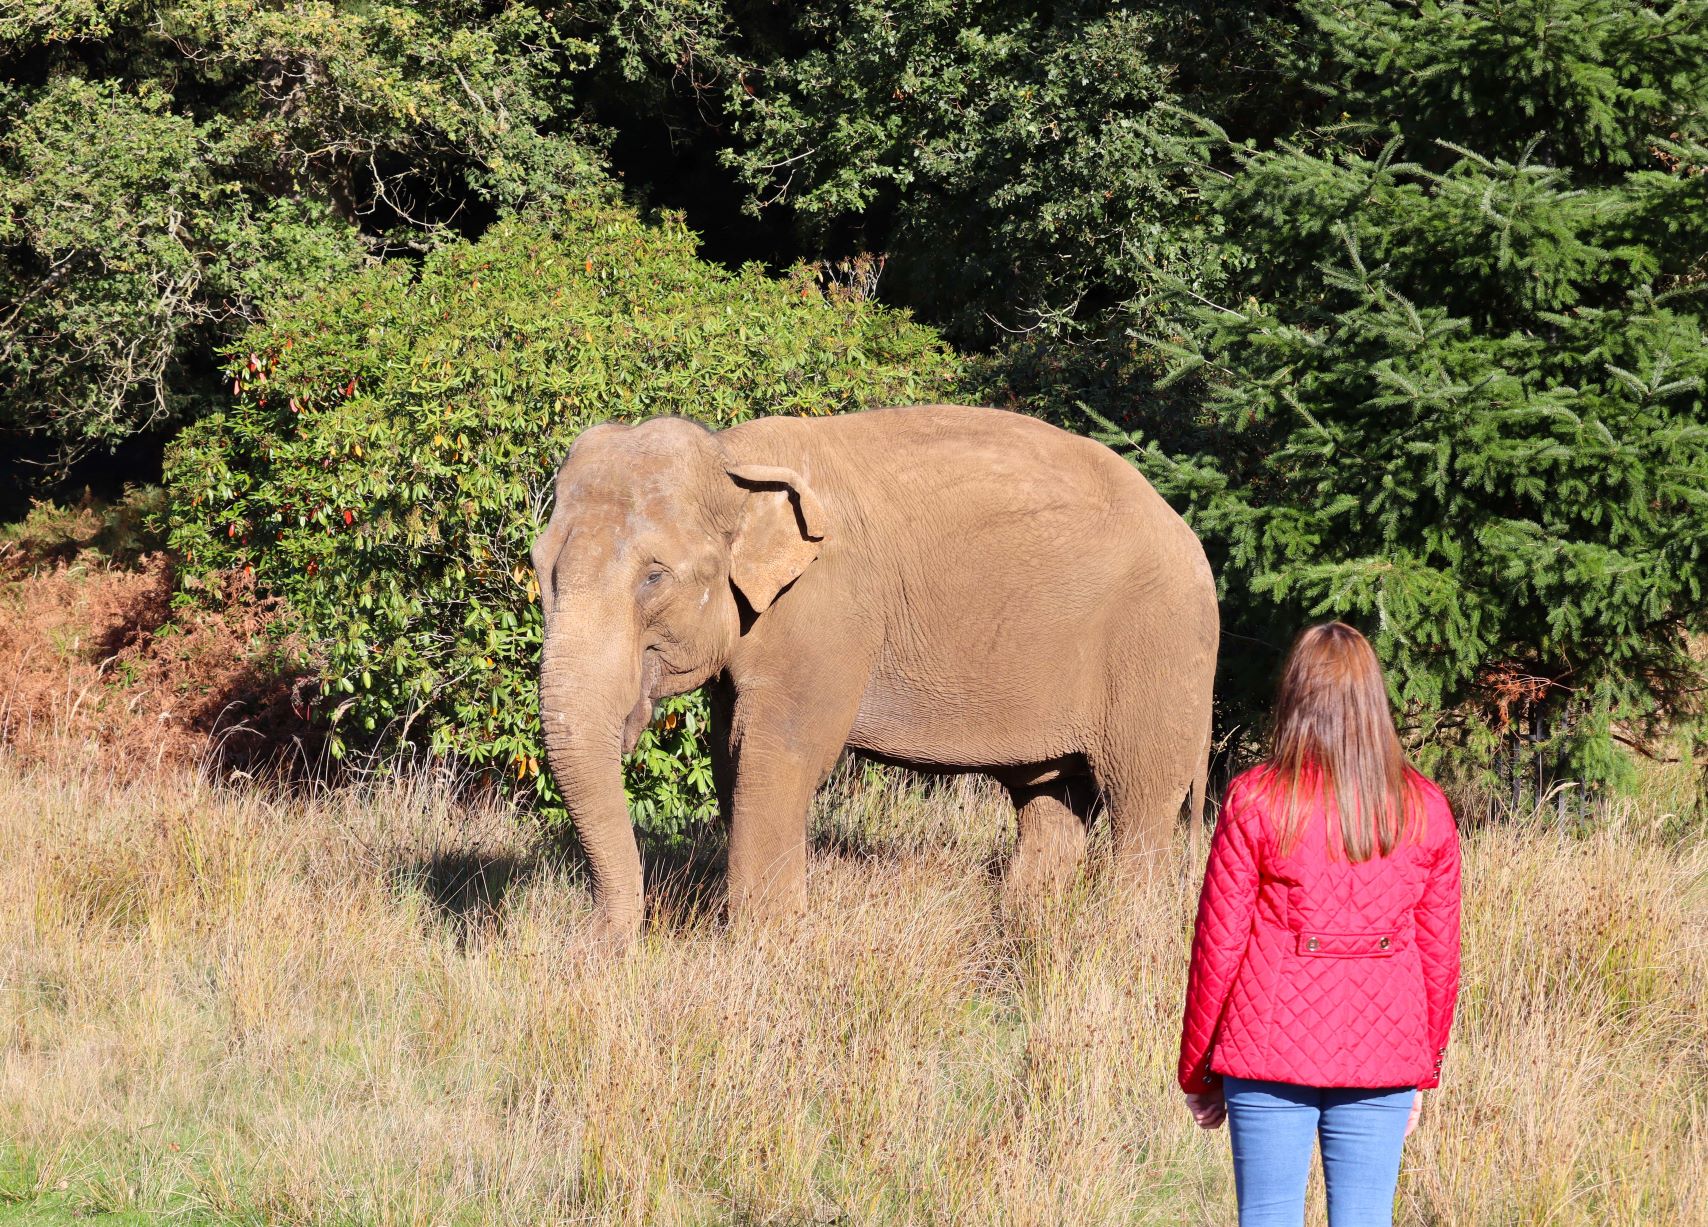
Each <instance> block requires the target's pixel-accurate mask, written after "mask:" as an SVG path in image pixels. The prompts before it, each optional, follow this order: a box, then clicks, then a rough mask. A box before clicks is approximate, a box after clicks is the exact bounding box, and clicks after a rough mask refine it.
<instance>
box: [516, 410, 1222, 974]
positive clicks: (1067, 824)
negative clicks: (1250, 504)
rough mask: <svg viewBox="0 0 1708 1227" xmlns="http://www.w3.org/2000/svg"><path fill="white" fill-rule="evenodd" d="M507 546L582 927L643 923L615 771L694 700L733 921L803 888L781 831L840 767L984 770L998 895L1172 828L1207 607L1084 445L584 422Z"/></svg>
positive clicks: (1039, 435)
mask: <svg viewBox="0 0 1708 1227" xmlns="http://www.w3.org/2000/svg"><path fill="white" fill-rule="evenodd" d="M556 497H557V502H556V506H555V509H554V511H553V514H552V518H551V522H550V523H549V524H548V525H547V526H546V528H545V530H544V531H543V532H542V533H541V534H540V536H539V539H538V540H537V541H536V542H535V544H534V550H533V561H534V567H535V570H536V571H537V573H538V576H539V582H540V592H541V600H542V603H543V606H544V612H545V624H546V639H545V648H544V651H543V653H542V660H541V668H540V698H541V709H542V715H543V720H544V729H545V739H546V746H547V751H548V757H549V760H550V764H551V769H552V774H553V776H554V778H555V779H556V781H557V784H558V787H559V789H560V790H561V791H562V793H563V796H564V798H565V801H566V803H567V805H568V808H569V812H570V815H571V817H572V819H573V821H574V823H575V827H576V831H577V833H578V834H579V836H580V837H581V842H582V844H583V846H584V848H585V849H586V853H587V857H588V860H589V862H590V865H591V868H592V873H593V884H594V894H595V898H596V901H597V906H598V909H599V917H600V920H599V923H600V926H601V929H602V931H603V935H604V936H607V937H609V938H612V939H615V940H619V941H622V940H627V939H629V938H631V937H633V935H634V934H635V933H636V932H637V931H638V929H639V926H640V923H641V919H642V905H643V900H642V880H641V860H640V855H639V853H638V850H637V848H636V844H635V837H634V831H633V828H632V827H631V825H630V821H629V814H628V808H627V805H626V804H625V801H624V796H623V787H622V777H621V765H620V760H621V757H622V755H623V754H625V753H627V752H628V751H629V750H631V749H632V748H633V747H634V745H635V742H636V740H637V739H638V738H639V736H640V734H641V731H642V730H643V729H644V728H645V727H646V724H647V721H648V720H649V719H650V717H651V713H652V710H653V706H654V704H655V703H657V702H658V700H660V699H662V698H665V697H666V696H669V695H675V694H681V693H684V692H685V691H689V690H692V689H694V688H695V687H697V686H701V685H704V684H707V683H710V684H711V690H710V693H711V696H712V707H713V718H714V722H713V730H712V735H713V752H714V766H715V768H716V775H717V785H718V794H719V800H720V803H721V805H722V809H723V815H724V818H725V820H726V821H727V822H728V824H729V896H730V908H731V912H732V915H735V916H738V917H739V916H752V915H764V914H768V913H772V912H776V911H779V910H787V909H792V908H796V907H798V906H800V905H801V903H802V902H803V900H804V897H805V870H806V817H807V808H808V804H809V802H810V800H811V798H812V794H813V792H814V790H815V789H817V788H818V786H819V785H820V784H821V783H822V782H823V781H824V778H825V776H826V775H827V774H828V773H829V771H830V769H831V767H832V766H833V765H834V763H835V761H836V759H837V757H838V755H840V754H841V752H842V751H843V749H844V748H852V749H854V750H856V751H860V752H863V753H865V754H868V755H870V756H872V757H875V758H878V759H882V760H884V761H889V762H899V763H905V764H909V765H912V766H917V767H921V768H925V769H934V770H973V771H984V772H987V773H989V774H991V775H993V776H995V777H996V778H997V779H998V780H1000V781H1001V782H1002V783H1003V784H1005V785H1006V786H1007V788H1008V789H1009V791H1010V793H1011V795H1012V796H1013V798H1014V800H1015V804H1016V806H1017V807H1018V818H1019V841H1018V844H1017V846H1016V849H1015V853H1014V857H1013V860H1012V862H1011V863H1010V866H1009V872H1008V878H1009V888H1010V889H1011V890H1014V891H1020V892H1029V891H1031V890H1034V889H1036V888H1038V887H1040V886H1043V885H1045V884H1048V883H1051V882H1055V881H1059V880H1061V878H1062V877H1063V876H1064V875H1065V874H1067V873H1068V872H1070V871H1071V870H1072V869H1073V868H1074V867H1075V866H1076V865H1077V864H1078V862H1079V860H1080V859H1081V857H1082V855H1083V852H1084V846H1085V821H1086V820H1087V818H1088V817H1089V807H1090V803H1091V801H1092V800H1093V798H1094V797H1096V796H1098V795H1101V796H1102V798H1103V800H1104V802H1105V804H1106V806H1107V808H1108V812H1109V815H1110V819H1111V822H1112V825H1113V834H1114V845H1115V850H1116V856H1117V858H1118V861H1119V862H1120V863H1121V864H1122V865H1125V866H1132V865H1139V864H1142V863H1144V862H1145V860H1146V859H1147V856H1148V854H1150V853H1153V852H1155V851H1156V850H1158V849H1159V848H1160V847H1161V846H1162V844H1163V842H1164V840H1165V839H1166V838H1167V833H1168V831H1169V829H1170V826H1171V824H1172V822H1173V821H1174V819H1175V817H1176V815H1177V814H1178V812H1179V808H1180V805H1181V803H1182V801H1183V800H1184V799H1185V798H1186V796H1187V794H1188V792H1189V791H1190V792H1191V794H1192V797H1193V810H1194V814H1195V816H1196V815H1197V814H1198V813H1200V812H1201V809H1202V804H1203V792H1204V770H1205V763H1206V759H1207V754H1208V748H1209V728H1210V691H1211V681H1212V677H1213V675H1214V672H1215V661H1216V646H1217V637H1218V614H1217V608H1216V597H1215V585H1214V582H1213V579H1212V577H1211V574H1210V568H1209V566H1208V564H1207V563H1206V562H1205V559H1204V553H1203V550H1202V548H1201V547H1200V546H1199V543H1198V540H1197V538H1196V537H1195V536H1194V535H1193V534H1192V531H1191V530H1190V529H1189V528H1188V527H1187V526H1186V524H1185V523H1184V522H1183V521H1182V520H1181V519H1180V517H1179V516H1177V515H1176V514H1175V513H1174V512H1173V511H1172V510H1171V509H1170V508H1169V507H1168V506H1167V504H1165V503H1164V502H1163V501H1162V499H1161V498H1160V497H1159V496H1158V495H1157V494H1156V492H1155V491H1154V490H1153V489H1152V488H1151V486H1150V484H1149V483H1148V482H1146V481H1145V480H1144V478H1143V477H1142V476H1140V475H1139V473H1138V472H1137V471H1135V470H1134V469H1133V468H1132V466H1131V465H1129V464H1127V463H1126V462H1125V461H1123V460H1122V459H1121V458H1120V457H1118V456H1116V455H1115V454H1114V453H1113V452H1111V451H1109V450H1108V449H1107V448H1104V447H1102V446H1100V445H1099V444H1096V443H1093V442H1091V441H1089V440H1087V439H1083V438H1081V437H1079V436H1077V435H1072V434H1069V433H1067V432H1065V431H1062V430H1058V429H1056V428H1055V427H1053V426H1049V425H1047V424H1045V423H1043V422H1040V421H1037V420H1035V419H1032V418H1028V417H1023V416H1020V415H1017V414H1011V413H1004V412H1000V411H997V410H992V409H971V408H964V407H959V406H948V405H934V406H915V407H910V408H901V409H882V410H876V411H873V412H869V413H857V414H849V415H845V416H841V417H829V418H816V419H798V418H766V419H761V420H758V421H753V422H748V423H745V424H743V425H740V426H736V427H733V428H731V429H729V430H725V431H722V432H719V433H712V432H710V431H707V430H705V429H704V428H702V427H700V426H698V425H696V424H694V423H691V422H687V421H683V420H680V419H674V418H660V419H655V420H652V421H647V422H643V423H640V424H639V425H636V426H632V427H628V426H619V425H614V424H606V425H601V426H596V427H594V428H592V429H590V430H588V431H586V432H585V433H583V434H582V436H581V437H580V438H579V439H578V440H577V441H576V444H575V446H574V447H573V448H572V449H571V451H570V454H569V457H568V459H567V460H565V461H564V464H563V467H562V469H561V470H560V471H559V473H558V475H557V487H556Z"/></svg>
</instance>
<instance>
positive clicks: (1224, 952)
mask: <svg viewBox="0 0 1708 1227" xmlns="http://www.w3.org/2000/svg"><path fill="white" fill-rule="evenodd" d="M1241 799H1242V790H1241V789H1240V788H1239V786H1238V783H1237V782H1236V784H1235V786H1234V788H1232V789H1230V791H1229V794H1228V800H1227V804H1226V805H1225V806H1223V808H1222V813H1221V816H1220V820H1219V821H1218V822H1217V823H1216V833H1215V836H1214V837H1213V838H1212V839H1211V841H1210V863H1209V865H1208V867H1207V868H1206V869H1205V870H1204V887H1203V889H1202V890H1201V891H1200V892H1199V895H1198V922H1197V924H1196V926H1195V927H1194V929H1193V933H1192V963H1191V967H1190V968H1189V970H1188V971H1187V976H1186V1017H1185V1019H1184V1020H1183V1022H1182V1023H1181V1028H1180V1069H1179V1078H1180V1087H1181V1089H1182V1090H1184V1091H1187V1092H1188V1093H1191V1094H1202V1093H1203V1092H1205V1091H1208V1090H1210V1089H1211V1088H1212V1087H1214V1086H1215V1085H1216V1083H1217V1081H1218V1078H1217V1076H1216V1075H1215V1074H1213V1073H1211V1072H1210V1051H1211V1048H1212V1047H1213V1046H1214V1044H1215V1040H1216V1028H1217V1026H1218V1025H1219V1024H1220V1022H1221V1019H1222V1009H1223V1007H1224V1006H1225V1005H1226V1004H1227V1000H1228V993H1229V992H1230V991H1231V990H1232V988H1233V983H1234V975H1235V973H1237V972H1238V971H1239V968H1240V963H1241V962H1242V961H1243V960H1244V958H1245V949H1246V944H1247V942H1248V940H1249V939H1250V937H1251V924H1252V916H1253V914H1254V913H1255V912H1256V910H1257V884H1258V873H1259V852H1258V846H1257V840H1258V832H1257V831H1256V830H1255V829H1254V827H1255V825H1256V824H1255V821H1254V819H1255V815H1254V814H1253V813H1252V812H1251V811H1250V809H1249V807H1248V806H1246V805H1244V804H1242V803H1241Z"/></svg>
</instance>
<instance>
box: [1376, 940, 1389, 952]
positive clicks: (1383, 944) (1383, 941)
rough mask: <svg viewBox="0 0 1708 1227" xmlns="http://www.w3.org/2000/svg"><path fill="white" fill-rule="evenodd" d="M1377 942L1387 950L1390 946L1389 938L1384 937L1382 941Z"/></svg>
mask: <svg viewBox="0 0 1708 1227" xmlns="http://www.w3.org/2000/svg"><path fill="white" fill-rule="evenodd" d="M1376 944H1377V945H1378V946H1380V947H1381V948H1382V949H1384V950H1386V949H1387V948H1388V939H1387V938H1385V937H1384V938H1383V939H1382V940H1381V941H1379V942H1377V943H1376Z"/></svg>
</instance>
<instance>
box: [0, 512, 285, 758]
mask: <svg viewBox="0 0 1708 1227" xmlns="http://www.w3.org/2000/svg"><path fill="white" fill-rule="evenodd" d="M155 493H157V492H155ZM158 513H159V509H158V508H157V507H156V506H154V503H153V498H152V496H150V495H149V494H148V493H146V492H144V493H141V494H133V495H132V496H130V497H127V499H125V500H124V501H122V502H119V503H117V504H114V505H111V506H107V505H96V504H93V503H90V502H87V501H85V502H84V503H82V504H79V505H76V506H71V507H57V506H54V505H52V504H39V505H37V507H36V509H35V510H34V511H33V512H32V513H31V515H30V516H29V517H28V518H27V519H26V520H24V521H22V522H21V523H19V524H16V525H9V526H6V527H5V528H4V529H0V747H6V748H7V749H9V750H10V752H11V754H12V756H13V757H14V759H15V760H26V761H42V760H45V759H50V758H60V757H62V756H64V755H65V754H67V753H72V754H94V755H97V756H110V755H122V756H123V757H124V758H125V759H126V761H127V762H131V763H133V764H138V765H141V764H147V765H149V766H151V767H160V766H165V765H168V764H175V765H200V764H203V763H207V762H210V761H217V762H220V763H222V764H224V765H227V766H254V765H256V764H257V763H259V762H262V761H266V762H272V761H274V760H276V759H277V758H278V757H279V755H280V752H281V751H282V750H287V749H289V748H290V747H292V746H293V744H300V745H301V746H302V749H303V752H304V753H306V754H312V753H313V750H314V748H315V747H316V745H317V744H318V740H319V737H318V734H317V733H316V732H315V731H314V730H313V729H311V728H310V727H309V726H308V725H307V724H306V723H305V722H304V721H303V720H302V719H300V718H299V717H298V716H297V715H296V714H295V713H294V712H293V710H292V707H293V689H295V688H296V685H297V679H296V678H294V677H293V676H291V674H290V673H289V671H288V670H283V669H281V667H280V664H281V662H282V661H283V660H284V659H285V658H286V657H287V656H288V654H289V652H288V649H289V647H290V646H291V645H289V644H287V643H284V642H282V641H280V640H279V639H277V638H276V637H275V636H274V635H272V634H271V633H270V632H271V630H272V628H271V626H270V621H271V613H272V611H271V608H270V606H269V604H268V603H266V602H262V601H257V600H256V599H254V593H253V591H252V585H251V584H250V583H249V581H248V580H247V579H246V578H245V577H244V576H242V575H232V576H227V577H224V579H223V591H222V592H221V593H219V594H218V598H217V599H210V600H207V601H204V602H201V603H200V604H199V605H197V606H195V607H186V608H182V609H174V607H173V599H172V597H173V577H172V573H171V566H170V563H169V562H168V560H167V557H166V555H165V554H164V553H162V552H160V551H159V550H158V549H155V548H152V547H153V546H154V545H155V544H157V543H156V542H155V541H153V540H152V539H151V538H152V534H151V532H150V531H149V529H148V527H147V525H146V524H145V523H144V521H146V520H147V519H148V518H149V517H150V516H153V515H157V514H158Z"/></svg>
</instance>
